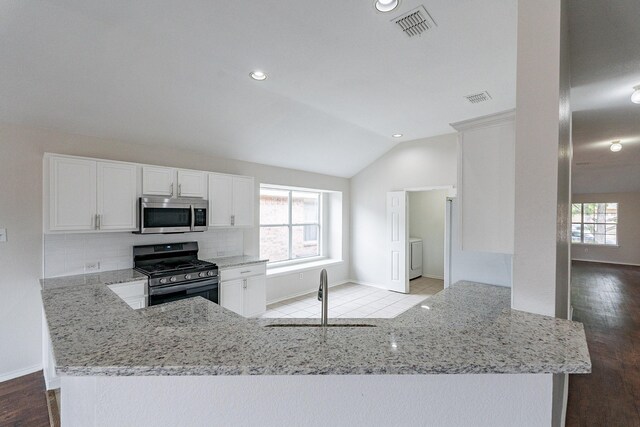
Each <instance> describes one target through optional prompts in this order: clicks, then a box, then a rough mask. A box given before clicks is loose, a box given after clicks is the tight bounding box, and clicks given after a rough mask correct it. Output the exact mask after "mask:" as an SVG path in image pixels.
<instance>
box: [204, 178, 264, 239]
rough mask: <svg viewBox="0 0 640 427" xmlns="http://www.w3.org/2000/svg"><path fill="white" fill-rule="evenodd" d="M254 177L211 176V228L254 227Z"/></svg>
mask: <svg viewBox="0 0 640 427" xmlns="http://www.w3.org/2000/svg"><path fill="white" fill-rule="evenodd" d="M254 189H255V187H254V179H253V177H246V176H234V175H225V174H217V173H211V174H209V211H210V216H209V226H210V227H252V226H253V225H254V224H253V209H254V197H255V193H254Z"/></svg>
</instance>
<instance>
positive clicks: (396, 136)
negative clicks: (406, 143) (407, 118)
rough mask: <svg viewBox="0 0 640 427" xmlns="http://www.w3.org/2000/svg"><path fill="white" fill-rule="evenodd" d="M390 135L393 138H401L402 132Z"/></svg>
mask: <svg viewBox="0 0 640 427" xmlns="http://www.w3.org/2000/svg"><path fill="white" fill-rule="evenodd" d="M391 136H392V137H394V138H402V134H401V133H394V134H393V135H391Z"/></svg>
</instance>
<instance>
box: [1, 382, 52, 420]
mask: <svg viewBox="0 0 640 427" xmlns="http://www.w3.org/2000/svg"><path fill="white" fill-rule="evenodd" d="M44 390H45V386H44V378H43V376H42V371H40V372H36V373H33V374H29V375H25V376H24V377H20V378H16V379H14V380H10V381H5V382H2V383H0V426H2V427H5V426H6V427H9V426H11V427H49V412H48V410H47V399H46V397H45V394H44Z"/></svg>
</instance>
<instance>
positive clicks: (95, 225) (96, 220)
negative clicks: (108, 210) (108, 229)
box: [93, 214, 98, 230]
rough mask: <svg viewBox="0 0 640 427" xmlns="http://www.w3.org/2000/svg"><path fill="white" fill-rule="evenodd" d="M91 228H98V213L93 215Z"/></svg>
mask: <svg viewBox="0 0 640 427" xmlns="http://www.w3.org/2000/svg"><path fill="white" fill-rule="evenodd" d="M93 228H94V229H96V230H97V229H98V214H95V215H94V216H93Z"/></svg>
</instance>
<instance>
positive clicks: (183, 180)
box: [142, 166, 207, 198]
mask: <svg viewBox="0 0 640 427" xmlns="http://www.w3.org/2000/svg"><path fill="white" fill-rule="evenodd" d="M206 182H207V181H206V174H205V173H204V172H201V171H193V170H184V169H174V168H163V167H158V166H143V167H142V194H144V195H145V196H166V197H199V198H204V197H205V195H206V193H207V191H206V185H207V184H206Z"/></svg>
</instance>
